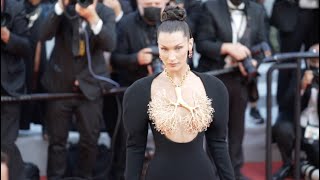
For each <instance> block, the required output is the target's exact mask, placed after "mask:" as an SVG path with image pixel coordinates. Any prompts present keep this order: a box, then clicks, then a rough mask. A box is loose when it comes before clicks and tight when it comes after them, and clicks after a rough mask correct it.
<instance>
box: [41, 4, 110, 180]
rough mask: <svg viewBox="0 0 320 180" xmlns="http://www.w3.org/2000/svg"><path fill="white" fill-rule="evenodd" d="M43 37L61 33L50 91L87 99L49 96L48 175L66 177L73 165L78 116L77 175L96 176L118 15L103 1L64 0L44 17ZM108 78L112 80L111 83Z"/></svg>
mask: <svg viewBox="0 0 320 180" xmlns="http://www.w3.org/2000/svg"><path fill="white" fill-rule="evenodd" d="M44 22H45V23H44V24H43V27H42V32H41V37H42V38H41V39H42V40H48V39H51V38H52V37H55V46H54V48H53V51H52V54H51V57H50V61H49V62H48V66H47V68H46V71H45V73H44V75H43V78H42V83H43V85H44V87H45V89H46V90H47V91H48V92H49V93H79V94H83V95H84V98H77V99H63V100H55V101H48V103H47V112H46V123H47V127H48V135H49V147H48V168H47V177H48V180H60V179H62V178H63V177H64V175H65V172H66V169H67V162H66V160H67V157H66V156H67V151H66V143H67V139H68V132H69V123H70V121H71V120H72V115H73V114H74V115H75V116H76V125H77V126H76V127H77V130H78V131H79V134H80V140H79V147H80V148H79V156H78V157H79V159H78V161H77V162H78V163H75V164H77V167H76V168H75V170H74V172H75V173H74V176H77V177H81V178H84V179H91V178H92V173H93V172H92V171H93V168H94V165H95V164H96V157H97V142H98V138H99V135H100V128H101V123H100V122H102V103H103V98H102V96H103V92H104V91H105V90H106V88H108V87H109V86H110V82H111V81H108V80H109V79H107V77H108V73H107V69H106V65H105V61H104V56H103V52H104V51H112V50H113V49H114V48H115V44H116V33H115V16H114V13H113V11H112V10H111V9H110V8H107V7H106V6H104V5H103V4H101V3H98V0H85V1H79V0H78V1H77V0H58V2H56V3H55V4H54V5H53V6H52V8H51V9H50V10H49V12H48V16H46V19H45V20H44ZM106 81H107V82H106Z"/></svg>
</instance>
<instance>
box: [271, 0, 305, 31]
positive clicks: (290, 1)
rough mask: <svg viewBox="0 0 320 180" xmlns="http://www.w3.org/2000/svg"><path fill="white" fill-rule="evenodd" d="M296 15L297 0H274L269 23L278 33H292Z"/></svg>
mask: <svg viewBox="0 0 320 180" xmlns="http://www.w3.org/2000/svg"><path fill="white" fill-rule="evenodd" d="M298 14H299V5H298V0H275V2H274V4H273V8H272V14H271V18H270V23H271V25H273V26H275V27H276V28H278V30H279V31H282V32H292V31H294V30H295V29H296V26H297V22H298Z"/></svg>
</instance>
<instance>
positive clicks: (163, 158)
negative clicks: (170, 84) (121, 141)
mask: <svg viewBox="0 0 320 180" xmlns="http://www.w3.org/2000/svg"><path fill="white" fill-rule="evenodd" d="M195 74H196V75H197V76H198V77H200V79H201V80H202V82H203V85H204V87H205V91H206V93H207V96H208V98H210V99H211V100H212V107H213V108H214V109H215V113H214V118H213V122H212V123H211V124H210V126H209V128H208V129H207V130H206V131H203V132H200V133H199V134H198V135H197V136H196V138H195V139H193V140H192V141H190V142H188V143H177V142H173V141H171V140H169V139H168V138H167V137H166V136H165V135H163V134H161V133H160V132H158V131H157V130H156V129H155V126H154V124H152V123H151V121H150V119H149V116H148V103H149V102H150V100H151V84H152V81H153V80H154V78H155V77H156V76H157V75H153V76H149V77H146V78H142V79H140V80H138V81H136V82H135V83H134V84H133V85H131V86H130V87H129V88H128V90H127V91H126V93H125V95H124V100H123V108H124V112H123V120H124V126H125V129H126V131H127V133H128V139H127V165H126V173H125V177H126V180H140V177H141V173H142V168H143V161H144V154H145V148H146V142H147V133H148V124H150V125H151V128H152V132H153V135H154V141H155V145H156V152H155V156H154V158H153V160H152V161H151V163H150V165H149V167H148V171H147V174H146V180H217V179H221V180H222V179H223V180H233V179H234V173H233V168H232V165H231V161H230V157H229V153H228V146H227V140H226V139H227V137H226V135H227V123H228V113H229V112H228V107H229V105H228V92H227V89H226V87H225V86H224V84H223V83H222V82H221V81H220V80H218V79H217V78H215V77H213V76H209V75H206V74H201V73H195ZM204 136H205V137H206V140H207V144H208V147H209V149H208V150H209V152H210V154H211V155H212V158H213V161H214V163H215V166H216V169H217V171H215V170H214V168H213V165H212V163H211V161H210V159H209V157H208V156H207V154H206V153H205V151H204V149H203V137H204Z"/></svg>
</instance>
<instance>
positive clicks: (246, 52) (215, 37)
mask: <svg viewBox="0 0 320 180" xmlns="http://www.w3.org/2000/svg"><path fill="white" fill-rule="evenodd" d="M264 17H265V14H264V11H263V7H262V6H261V5H260V4H257V3H255V2H252V1H248V0H219V1H207V2H205V3H204V5H203V9H202V16H201V18H200V22H199V25H198V30H197V33H198V34H197V39H196V44H197V50H198V52H199V53H200V54H201V58H200V62H199V66H198V70H199V71H210V70H214V69H223V68H227V67H228V68H229V67H234V68H237V69H238V70H236V71H235V72H232V73H229V74H224V75H220V76H218V77H219V78H220V79H221V80H222V81H223V82H224V83H225V85H226V87H227V89H228V92H229V97H230V98H229V101H230V102H229V104H230V106H229V110H230V112H229V124H228V128H229V131H228V138H229V140H228V143H229V153H230V157H231V162H232V165H233V168H234V173H235V176H236V180H242V179H245V177H244V176H243V175H242V174H241V171H240V169H241V167H242V165H243V161H244V159H243V151H242V141H243V136H244V130H245V128H244V117H245V109H246V106H247V102H248V91H247V82H248V81H250V79H252V78H254V76H255V74H256V69H255V67H254V66H255V65H256V61H254V60H253V59H252V58H250V57H251V51H250V48H251V47H252V46H254V45H256V44H259V43H262V42H263V41H266V37H265V33H264V30H265V27H264Z"/></svg>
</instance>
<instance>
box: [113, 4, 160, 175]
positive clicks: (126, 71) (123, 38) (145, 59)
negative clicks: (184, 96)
mask: <svg viewBox="0 0 320 180" xmlns="http://www.w3.org/2000/svg"><path fill="white" fill-rule="evenodd" d="M137 3H138V9H137V10H136V11H134V12H132V13H130V14H128V15H126V16H124V17H123V18H122V20H121V21H120V22H119V24H118V44H117V48H116V50H115V51H114V52H113V53H112V56H111V65H112V68H113V70H114V72H113V78H114V80H116V81H117V82H119V83H120V85H121V86H130V85H131V84H132V83H133V82H134V81H136V80H138V79H140V78H142V77H145V76H147V75H148V74H150V73H152V71H155V70H156V71H157V69H158V66H157V65H156V64H155V65H156V66H152V62H155V60H156V58H155V57H154V56H153V55H152V54H153V53H157V52H156V51H157V50H158V48H157V26H158V25H159V24H160V13H161V11H162V9H164V7H165V4H166V1H165V0H137ZM117 123H118V125H117V127H118V128H117V130H116V132H115V134H114V135H113V145H112V148H113V149H112V152H113V156H112V157H113V160H112V164H111V171H110V172H111V177H112V180H119V179H124V176H123V175H124V169H125V156H126V134H125V132H124V128H123V124H122V121H120V122H117Z"/></svg>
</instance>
